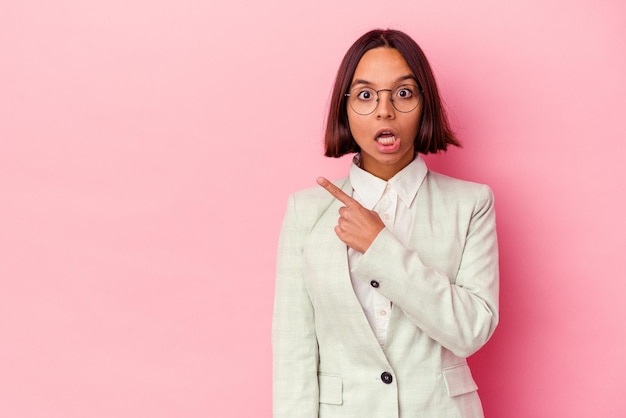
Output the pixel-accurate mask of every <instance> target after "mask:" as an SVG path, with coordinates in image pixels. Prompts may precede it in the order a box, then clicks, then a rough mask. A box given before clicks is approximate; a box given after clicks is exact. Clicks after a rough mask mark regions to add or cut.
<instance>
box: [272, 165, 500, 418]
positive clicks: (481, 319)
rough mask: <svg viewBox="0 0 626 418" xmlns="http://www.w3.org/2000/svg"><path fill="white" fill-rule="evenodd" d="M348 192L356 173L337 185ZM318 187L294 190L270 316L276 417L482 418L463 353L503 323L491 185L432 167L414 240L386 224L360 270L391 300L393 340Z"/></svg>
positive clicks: (419, 200)
mask: <svg viewBox="0 0 626 418" xmlns="http://www.w3.org/2000/svg"><path fill="white" fill-rule="evenodd" d="M337 184H338V185H339V187H341V188H342V189H343V191H344V192H346V193H347V194H348V195H351V194H352V187H351V185H350V183H349V181H348V179H343V180H341V181H340V182H338V183H337ZM341 206H342V203H341V202H339V201H337V200H335V199H334V198H333V197H332V196H331V195H330V194H329V193H328V192H327V191H326V190H324V189H322V188H321V187H318V188H314V189H307V190H303V191H300V192H297V193H295V194H293V195H292V196H290V198H289V205H288V208H287V213H286V215H285V219H284V222H283V227H282V230H281V235H280V240H279V248H278V260H277V277H276V293H275V301H274V317H273V330H272V340H273V355H274V382H273V384H274V418H394V417H395V418H418V417H425V418H479V417H483V412H482V407H481V404H480V399H479V397H478V394H477V386H476V384H475V382H474V380H473V378H472V375H471V373H470V369H469V367H468V365H467V362H466V359H465V358H466V357H467V356H469V355H471V354H472V353H474V352H475V351H476V350H478V349H479V348H480V347H482V346H483V344H485V343H486V342H487V340H488V339H489V338H490V337H491V335H492V334H493V332H494V329H495V328H496V325H497V323H498V276H499V275H498V249H497V238H496V224H495V212H494V201H493V194H492V192H491V190H490V189H489V188H488V187H487V186H485V185H480V184H476V183H471V182H466V181H461V180H457V179H453V178H450V177H447V176H444V175H441V174H438V173H435V172H432V171H429V172H428V174H427V175H426V177H425V179H424V181H423V183H422V185H421V186H420V188H419V191H418V193H417V196H416V198H415V201H414V202H413V204H412V206H411V210H412V211H413V219H414V225H413V230H412V231H411V239H410V244H409V246H408V248H406V247H404V246H403V245H402V244H401V243H400V242H399V241H398V240H397V239H396V238H395V237H394V236H393V235H392V233H391V232H390V231H389V230H387V229H384V230H383V231H382V232H380V234H379V235H378V236H377V237H376V239H375V240H374V242H373V243H372V245H371V246H370V248H369V249H368V250H367V251H366V253H365V254H364V255H363V256H362V257H361V259H360V260H359V261H358V263H357V264H356V265H355V266H353V272H354V273H355V274H356V275H357V277H359V278H362V279H363V280H366V281H367V282H368V283H371V284H372V285H373V286H378V287H377V291H379V292H380V293H381V294H383V295H384V296H385V297H387V298H388V299H389V300H391V301H392V303H393V308H392V312H391V318H390V320H389V328H388V331H387V340H386V344H385V348H384V349H383V348H381V346H380V345H379V344H378V342H377V340H376V337H375V336H374V333H373V332H372V330H371V328H370V326H369V323H368V322H367V319H366V317H365V314H364V312H363V309H362V307H361V305H360V304H359V301H358V299H357V297H356V295H355V293H354V290H353V287H352V283H351V281H350V275H349V270H348V258H347V250H346V245H345V244H344V243H343V242H342V241H340V240H339V238H337V236H336V234H335V232H334V227H335V225H336V224H337V219H338V216H339V215H338V210H339V208H340V207H341Z"/></svg>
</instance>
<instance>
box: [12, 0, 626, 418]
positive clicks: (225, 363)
mask: <svg viewBox="0 0 626 418" xmlns="http://www.w3.org/2000/svg"><path fill="white" fill-rule="evenodd" d="M625 12H626V6H624V3H623V2H622V1H619V0H615V1H610V0H605V1H602V0H599V1H595V2H592V1H580V0H572V1H568V2H563V1H560V0H559V1H557V0H531V1H527V0H512V1H490V0H477V1H473V2H460V1H459V2H455V1H451V0H437V1H427V0H424V1H405V2H399V1H387V2H384V3H381V2H379V1H371V0H359V1H356V0H348V1H336V0H318V1H310V2H307V3H303V4H301V3H300V2H293V1H286V0H282V1H281V0H270V1H262V2H256V1H255V2H253V1H247V2H241V1H227V2H219V4H218V2H217V1H213V0H209V2H206V1H199V0H177V1H174V0H152V1H145V0H131V1H128V0H124V1H122V0H108V1H83V0H59V1H44V0H42V1H33V0H20V1H11V0H9V1H3V2H2V4H0V171H1V173H0V338H1V340H0V416H2V417H29V418H30V417H42V418H43V417H45V418H57V417H58V418H74V417H76V418H79V417H80V418H83V417H93V418H100V417H120V418H126V417H153V418H154V417H157V418H158V417H190V418H195V417H220V418H229V417H232V418H241V417H260V418H269V417H270V416H271V346H270V326H271V309H272V298H273V281H274V263H275V261H274V257H275V247H276V241H277V237H278V232H279V226H280V222H281V220H282V216H283V213H284V209H285V206H286V199H287V196H288V194H289V193H290V192H292V191H294V190H296V189H299V188H303V187H309V186H313V185H314V179H315V177H316V176H318V175H326V176H328V177H330V178H338V177H342V176H343V175H345V174H346V172H347V168H348V164H349V159H347V158H344V159H341V160H329V159H325V158H324V157H322V156H321V152H322V151H321V150H322V147H321V133H322V129H323V123H324V118H325V111H326V106H327V102H328V97H329V94H330V88H331V84H332V81H333V77H334V74H335V71H336V69H337V66H338V64H339V61H340V59H341V57H342V55H343V53H344V52H345V50H346V49H347V48H348V46H349V45H350V44H351V43H352V42H353V41H354V40H355V39H356V37H358V36H359V35H361V34H362V33H363V32H365V31H366V30H369V29H371V28H373V27H379V26H382V27H388V26H391V27H393V28H397V29H401V30H405V31H407V32H408V33H409V34H410V35H412V36H413V37H414V38H415V39H416V40H417V41H418V42H419V43H420V44H421V45H422V47H423V48H424V50H425V52H426V54H427V55H428V57H429V58H430V60H431V62H432V64H433V66H434V69H435V72H436V76H437V78H438V81H439V84H440V87H441V89H442V92H443V95H444V97H445V101H446V103H447V105H448V107H449V111H450V115H451V119H452V121H453V124H454V126H455V127H456V129H457V131H458V132H459V134H460V137H461V138H462V140H463V142H464V144H465V147H464V148H463V149H460V150H453V151H451V152H449V153H448V154H446V155H443V156H438V157H436V158H429V159H428V160H429V164H430V167H431V168H434V169H436V170H439V171H442V172H445V173H448V174H451V175H454V176H458V177H462V178H466V179H470V180H475V181H479V182H485V183H488V184H490V185H491V186H492V188H493V189H494V191H495V193H496V196H497V209H498V222H499V224H498V227H499V236H500V242H501V244H500V245H501V255H502V256H501V270H502V283H501V285H502V293H501V305H502V312H501V316H502V320H501V325H500V328H499V329H498V331H497V332H496V335H495V336H494V338H493V339H492V341H491V342H490V343H489V344H488V345H487V346H486V347H485V348H484V349H483V350H482V351H481V352H479V353H478V354H476V355H475V356H473V357H472V358H471V359H470V362H471V364H472V367H473V370H474V374H475V377H476V380H477V381H478V384H479V386H480V393H481V395H482V397H483V400H484V406H485V410H486V413H487V415H488V417H491V418H518V417H519V418H522V417H523V418H527V417H533V418H537V417H538V418H543V417H546V418H572V417H624V416H626V396H624V384H623V382H624V376H625V375H626V360H624V358H625V356H624V352H626V333H625V328H626V327H625V325H624V319H625V318H626V302H625V301H624V294H625V293H626V284H625V283H626V280H624V275H623V267H622V266H623V264H624V257H625V256H624V254H623V252H624V249H625V248H626V245H625V244H626V243H625V236H626V222H624V213H626V204H625V198H624V191H625V189H626V187H625V186H626V184H625V179H626V164H625V157H626V155H625V152H624V145H623V144H624V141H625V140H626V117H625V116H626V112H625V110H626V83H625V82H624V77H625V74H626V47H625V46H624V45H625V40H626V30H625V29H624V17H625Z"/></svg>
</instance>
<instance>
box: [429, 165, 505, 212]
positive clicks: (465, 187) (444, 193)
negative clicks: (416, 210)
mask: <svg viewBox="0 0 626 418" xmlns="http://www.w3.org/2000/svg"><path fill="white" fill-rule="evenodd" d="M423 186H425V187H426V189H427V190H428V191H429V192H430V195H431V196H437V197H438V198H441V199H445V200H453V201H458V202H459V203H461V202H462V203H465V204H472V205H478V206H482V205H485V204H487V205H490V204H492V203H493V200H494V196H493V191H492V190H491V188H490V187H489V186H487V185H486V184H482V183H476V182H472V181H467V180H461V179H457V178H454V177H450V176H447V175H445V174H441V173H438V172H436V171H431V170H429V171H428V174H427V175H426V178H425V179H424V184H423Z"/></svg>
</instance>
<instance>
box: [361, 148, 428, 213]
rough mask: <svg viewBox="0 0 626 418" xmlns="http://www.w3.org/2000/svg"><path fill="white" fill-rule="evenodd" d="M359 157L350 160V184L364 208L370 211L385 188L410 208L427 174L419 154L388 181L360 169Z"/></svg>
mask: <svg viewBox="0 0 626 418" xmlns="http://www.w3.org/2000/svg"><path fill="white" fill-rule="evenodd" d="M360 157H361V156H360V155H359V154H357V155H355V156H354V159H353V160H352V165H351V166H350V183H352V188H353V189H354V191H355V192H356V193H357V194H358V195H359V197H360V198H361V201H362V203H363V206H364V207H366V208H367V209H369V210H372V208H373V207H374V206H376V203H378V201H379V200H380V198H381V197H382V196H383V193H385V188H386V187H387V186H389V188H390V189H391V190H393V191H394V192H396V193H397V194H398V196H399V197H400V199H401V200H402V202H403V203H404V204H405V205H406V206H407V207H409V206H411V203H413V200H414V199H415V196H416V195H417V191H418V190H419V188H420V186H421V184H422V182H423V180H424V177H426V173H427V172H428V168H427V167H426V163H425V162H424V160H423V159H422V158H421V157H420V156H419V154H417V155H416V156H415V158H414V159H413V161H411V163H410V164H409V165H407V166H406V167H404V168H403V169H402V170H400V171H399V172H398V173H396V175H395V176H393V177H392V178H390V179H389V181H385V180H383V179H380V178H378V177H376V176H374V175H373V174H370V173H368V172H367V171H365V170H363V169H362V168H360V167H359V163H360Z"/></svg>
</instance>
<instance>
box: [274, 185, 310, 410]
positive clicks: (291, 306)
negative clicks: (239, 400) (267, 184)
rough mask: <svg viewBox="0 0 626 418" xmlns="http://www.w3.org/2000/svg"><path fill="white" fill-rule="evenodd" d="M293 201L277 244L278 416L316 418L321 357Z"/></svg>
mask: <svg viewBox="0 0 626 418" xmlns="http://www.w3.org/2000/svg"><path fill="white" fill-rule="evenodd" d="M297 222H298V221H297V214H296V209H295V198H294V196H293V195H292V196H291V197H290V199H289V206H288V208H287V213H286V215H285V219H284V221H283V226H282V230H281V234H280V239H279V243H278V256H277V273H276V290H275V298H274V316H273V322H272V348H273V357H274V381H273V390H274V418H317V417H318V410H319V388H318V381H317V369H318V363H319V354H318V347H317V337H316V334H315V318H314V311H313V305H312V304H311V299H310V297H309V294H308V291H307V289H306V286H305V283H304V274H305V273H304V262H303V257H302V243H303V240H304V231H302V230H301V229H300V228H299V226H298V224H297Z"/></svg>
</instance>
